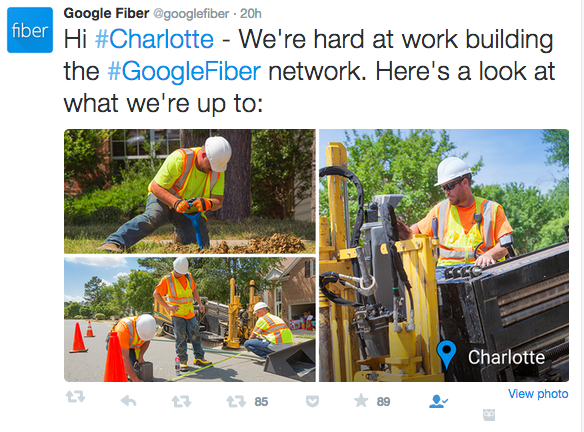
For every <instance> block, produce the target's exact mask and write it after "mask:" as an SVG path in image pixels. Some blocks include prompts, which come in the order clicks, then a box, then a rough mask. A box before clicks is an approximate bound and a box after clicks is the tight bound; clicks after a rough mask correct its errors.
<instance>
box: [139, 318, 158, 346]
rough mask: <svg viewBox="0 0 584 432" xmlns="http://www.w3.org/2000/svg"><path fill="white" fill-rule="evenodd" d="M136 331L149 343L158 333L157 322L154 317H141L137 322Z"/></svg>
mask: <svg viewBox="0 0 584 432" xmlns="http://www.w3.org/2000/svg"><path fill="white" fill-rule="evenodd" d="M136 331H137V332H138V336H139V337H140V339H142V340H143V341H149V340H150V339H152V338H153V337H154V334H155V333H156V321H155V320H154V317H153V316H152V315H148V314H144V315H140V316H139V317H138V319H137V320H136Z"/></svg>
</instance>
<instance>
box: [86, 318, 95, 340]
mask: <svg viewBox="0 0 584 432" xmlns="http://www.w3.org/2000/svg"><path fill="white" fill-rule="evenodd" d="M87 325H88V327H87V334H86V335H85V337H95V335H94V334H93V329H92V328H91V321H87Z"/></svg>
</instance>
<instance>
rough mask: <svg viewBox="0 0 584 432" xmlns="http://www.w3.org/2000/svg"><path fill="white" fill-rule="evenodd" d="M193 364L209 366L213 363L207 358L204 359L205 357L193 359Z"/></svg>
mask: <svg viewBox="0 0 584 432" xmlns="http://www.w3.org/2000/svg"><path fill="white" fill-rule="evenodd" d="M193 364H194V365H195V366H210V365H212V364H213V362H211V361H209V360H205V359H198V358H196V359H194V360H193Z"/></svg>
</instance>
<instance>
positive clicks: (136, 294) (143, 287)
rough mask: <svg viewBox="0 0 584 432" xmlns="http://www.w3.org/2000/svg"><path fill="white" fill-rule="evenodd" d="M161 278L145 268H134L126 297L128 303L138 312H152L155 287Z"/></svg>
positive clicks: (129, 278)
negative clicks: (144, 269)
mask: <svg viewBox="0 0 584 432" xmlns="http://www.w3.org/2000/svg"><path fill="white" fill-rule="evenodd" d="M159 281H160V280H159V279H158V278H156V277H155V276H154V275H153V274H152V273H150V272H147V271H143V270H132V271H131V273H130V276H129V277H128V288H127V290H126V297H127V299H128V305H129V306H130V307H131V308H132V309H134V310H135V311H136V312H141V313H144V312H152V304H153V302H154V299H153V298H152V294H153V292H154V287H156V285H158V282H159Z"/></svg>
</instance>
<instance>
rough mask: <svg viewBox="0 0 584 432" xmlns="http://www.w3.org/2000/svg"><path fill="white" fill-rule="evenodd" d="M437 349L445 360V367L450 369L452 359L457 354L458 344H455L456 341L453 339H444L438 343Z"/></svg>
mask: <svg viewBox="0 0 584 432" xmlns="http://www.w3.org/2000/svg"><path fill="white" fill-rule="evenodd" d="M436 351H437V352H438V355H439V356H440V358H441V359H442V361H443V362H444V367H445V368H446V370H448V366H449V365H450V361H451V360H452V357H454V354H456V345H454V342H452V341H449V340H444V341H442V342H440V343H439V344H438V346H437V347H436Z"/></svg>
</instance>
